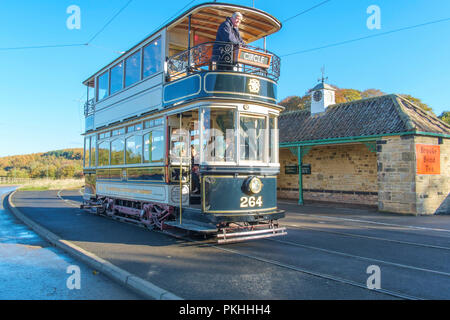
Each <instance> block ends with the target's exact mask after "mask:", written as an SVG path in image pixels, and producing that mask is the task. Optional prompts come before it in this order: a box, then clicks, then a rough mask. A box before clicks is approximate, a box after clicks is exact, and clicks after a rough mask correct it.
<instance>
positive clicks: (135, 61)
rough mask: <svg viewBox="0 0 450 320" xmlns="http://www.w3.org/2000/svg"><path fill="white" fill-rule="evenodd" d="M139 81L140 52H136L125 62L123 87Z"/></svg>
mask: <svg viewBox="0 0 450 320" xmlns="http://www.w3.org/2000/svg"><path fill="white" fill-rule="evenodd" d="M139 80H141V52H140V51H138V52H136V53H135V54H133V55H132V56H131V57H129V58H127V60H126V61H125V87H128V86H130V85H132V84H133V83H136V82H138V81H139Z"/></svg>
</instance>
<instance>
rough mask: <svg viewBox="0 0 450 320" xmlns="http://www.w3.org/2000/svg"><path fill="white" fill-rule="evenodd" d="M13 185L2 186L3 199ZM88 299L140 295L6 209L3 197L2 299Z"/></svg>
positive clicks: (0, 215) (0, 228) (0, 226)
mask: <svg viewBox="0 0 450 320" xmlns="http://www.w3.org/2000/svg"><path fill="white" fill-rule="evenodd" d="M13 189H14V188H4V187H0V199H2V195H3V194H4V193H6V192H8V191H10V190H13ZM74 266H75V268H74ZM76 268H78V269H76ZM68 272H69V273H68ZM76 273H78V274H79V278H78V279H79V282H78V280H77V279H75V277H74V276H75V275H76ZM85 299H86V300H104V299H112V300H130V299H133V300H135V299H140V297H139V296H138V295H136V294H134V293H132V292H130V291H129V290H126V289H124V288H122V287H121V286H119V285H118V284H116V283H115V282H113V281H111V280H109V279H108V278H106V277H104V276H103V275H101V274H98V273H95V272H94V270H92V269H91V268H89V267H87V266H86V265H85V264H83V263H80V262H79V261H76V260H75V259H73V258H72V257H70V256H68V255H67V254H65V253H64V252H62V251H61V250H59V249H57V248H54V247H52V246H51V245H50V244H49V243H48V242H46V241H44V240H43V239H42V238H41V237H40V236H38V235H37V234H36V233H35V232H34V231H33V230H31V229H29V228H28V227H26V226H25V225H23V224H22V223H21V222H20V221H18V220H17V219H16V218H15V217H14V216H13V215H12V214H11V213H9V212H8V211H7V210H5V208H4V206H3V201H0V300H85Z"/></svg>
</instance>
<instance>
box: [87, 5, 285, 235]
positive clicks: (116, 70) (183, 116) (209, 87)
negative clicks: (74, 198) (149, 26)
mask: <svg viewBox="0 0 450 320" xmlns="http://www.w3.org/2000/svg"><path fill="white" fill-rule="evenodd" d="M236 11H239V12H241V13H242V15H243V16H244V20H243V21H242V23H241V25H240V32H241V35H242V38H243V39H244V41H245V42H246V43H247V44H250V45H247V46H245V47H239V46H236V45H233V44H231V43H217V42H215V39H216V32H217V28H218V27H219V25H220V24H221V23H222V22H223V21H225V19H226V17H230V16H231V15H232V14H233V13H234V12H236ZM280 28H281V23H280V22H279V21H278V20H277V19H275V18H274V17H272V16H271V15H269V14H267V13H265V12H263V11H260V10H257V9H254V8H248V7H243V6H237V5H229V4H224V3H215V2H214V3H205V4H201V5H198V6H195V7H193V8H191V9H189V10H188V11H187V12H185V13H183V14H182V15H180V16H179V17H177V18H176V19H174V20H173V21H171V22H170V23H168V24H167V25H166V26H164V27H163V28H161V29H160V30H158V31H157V32H155V33H154V34H152V35H151V36H150V37H148V38H147V39H145V40H144V41H142V42H140V43H138V44H137V45H135V46H134V47H133V48H131V49H130V50H128V51H127V52H126V53H124V54H123V55H121V56H120V57H119V58H117V59H116V60H114V61H113V62H111V63H110V64H108V65H107V66H105V67H104V68H102V69H101V70H99V71H98V72H97V73H95V74H94V75H92V76H91V77H89V78H88V79H87V80H86V81H85V82H84V85H86V86H87V89H88V99H87V102H86V105H85V116H86V132H85V134H84V146H85V157H84V173H85V178H86V184H85V192H84V197H83V198H84V204H83V206H82V207H83V208H85V209H93V210H95V211H96V212H98V213H100V214H105V215H110V216H118V217H120V218H121V219H124V220H130V221H133V222H138V223H142V224H144V225H146V226H148V227H149V228H160V229H164V228H174V227H176V228H181V229H186V230H190V231H195V232H198V233H205V234H212V235H213V236H217V238H218V242H219V243H226V242H234V241H243V240H248V239H256V238H263V237H271V236H279V235H283V234H286V231H285V229H284V228H281V227H279V226H278V222H277V221H278V219H280V218H283V217H284V212H283V211H281V210H279V209H278V208H277V198H276V194H277V182H276V181H277V174H278V173H279V170H280V166H279V162H278V127H277V118H278V115H279V113H280V112H281V111H282V109H283V108H282V107H280V106H278V105H277V104H276V92H277V81H278V78H279V73H280V59H279V58H278V57H277V56H276V55H274V54H272V53H270V52H269V51H268V50H266V48H265V45H266V37H267V36H269V35H271V34H273V33H275V32H277V31H279V30H280ZM259 39H264V42H263V43H264V48H262V49H260V48H256V47H252V46H251V43H253V42H255V41H257V40H259ZM214 46H219V48H220V50H215V49H214ZM216 48H217V47H216ZM217 52H218V54H219V55H220V57H217V56H215V55H217V54H216V53H217Z"/></svg>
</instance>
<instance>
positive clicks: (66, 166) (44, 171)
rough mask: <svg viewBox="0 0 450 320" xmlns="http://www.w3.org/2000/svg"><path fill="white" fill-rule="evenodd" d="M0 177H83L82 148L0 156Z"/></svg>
mask: <svg viewBox="0 0 450 320" xmlns="http://www.w3.org/2000/svg"><path fill="white" fill-rule="evenodd" d="M0 177H11V178H49V179H67V178H82V177H83V149H81V148H80V149H64V150H57V151H50V152H46V153H33V154H26V155H17V156H8V157H2V158H0Z"/></svg>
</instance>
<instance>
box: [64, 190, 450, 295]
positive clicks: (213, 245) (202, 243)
mask: <svg viewBox="0 0 450 320" xmlns="http://www.w3.org/2000/svg"><path fill="white" fill-rule="evenodd" d="M62 191H63V190H60V191H59V192H58V194H57V195H58V198H59V199H60V200H62V201H64V202H65V203H66V204H68V205H71V206H76V207H79V204H80V202H76V201H74V200H69V199H64V198H63V196H62V195H61V193H62ZM112 219H114V218H112ZM115 220H118V221H121V222H124V223H127V224H132V225H134V226H139V224H138V223H132V222H127V221H123V220H121V219H120V218H117V219H115ZM287 226H289V225H287ZM141 227H142V228H145V227H144V226H141ZM153 232H157V233H160V234H163V235H166V236H171V237H175V238H177V239H179V240H183V241H186V242H190V243H192V244H194V245H197V246H199V247H209V248H213V249H216V250H218V251H222V252H227V253H231V254H234V255H237V256H241V257H244V258H247V259H251V260H254V261H259V262H262V263H266V264H269V265H272V266H277V267H280V268H283V269H287V270H291V271H295V272H299V273H303V274H307V275H311V276H315V277H318V278H321V279H326V280H330V281H334V282H339V283H342V284H346V285H350V286H353V287H358V288H361V289H365V290H369V291H373V292H377V293H380V294H385V295H389V296H391V297H395V298H400V299H406V300H425V298H422V297H417V296H413V295H409V294H405V293H402V292H398V291H393V290H389V289H384V288H380V289H368V288H367V285H366V284H362V283H359V282H356V281H353V280H350V279H346V278H343V277H339V276H336V275H330V274H326V273H323V272H318V271H314V270H310V269H308V268H303V267H300V266H295V265H292V264H289V263H284V262H281V261H277V260H273V259H268V258H264V257H261V256H258V255H255V254H248V253H244V252H240V251H239V250H236V249H231V248H229V247H226V246H223V245H222V246H221V245H217V244H216V243H215V242H212V241H211V240H202V241H199V240H195V239H192V238H189V237H186V236H183V235H181V234H178V233H174V232H170V231H167V230H153ZM264 240H265V241H272V242H276V243H280V244H285V245H289V246H297V247H303V248H304V249H308V250H314V251H320V252H324V253H327V254H333V255H339V256H343V257H347V258H351V259H358V260H362V261H371V262H377V263H380V264H386V265H390V266H393V267H399V268H404V269H410V270H414V271H421V272H426V273H432V274H437V275H441V276H445V277H450V273H447V272H441V271H436V270H430V269H425V268H419V267H414V266H408V265H403V264H398V263H394V262H389V261H383V260H379V259H373V258H368V257H362V256H357V255H352V254H347V253H343V252H338V251H334V250H329V249H324V248H318V247H313V246H307V245H302V244H299V243H295V242H292V241H285V240H278V239H264ZM447 249H448V248H447Z"/></svg>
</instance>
